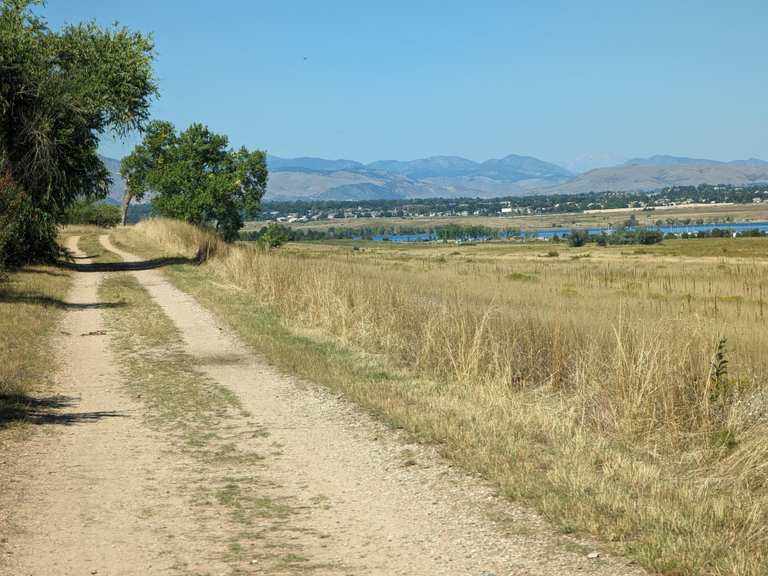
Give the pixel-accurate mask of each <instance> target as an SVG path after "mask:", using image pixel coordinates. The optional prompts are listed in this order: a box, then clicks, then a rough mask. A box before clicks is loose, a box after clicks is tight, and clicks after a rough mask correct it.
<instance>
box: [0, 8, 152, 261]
mask: <svg viewBox="0 0 768 576" xmlns="http://www.w3.org/2000/svg"><path fill="white" fill-rule="evenodd" d="M36 4H41V2H40V1H38V0H0V257H3V256H4V257H5V258H6V259H9V258H10V259H15V260H20V259H23V258H26V259H30V258H35V257H45V256H50V255H51V254H52V252H53V251H54V249H55V243H54V240H53V239H54V238H55V226H56V224H57V223H58V222H59V221H60V219H61V218H62V217H63V215H64V213H65V212H66V209H67V208H68V207H69V206H70V205H71V204H72V203H73V202H74V201H75V200H77V199H78V198H99V197H104V196H105V195H106V193H107V191H108V187H109V184H110V179H109V173H108V171H107V169H106V168H105V166H104V165H103V163H102V162H101V160H100V159H99V157H98V155H97V153H96V152H97V147H98V142H99V138H100V137H101V136H102V135H104V134H105V133H106V132H108V131H112V132H113V133H116V134H118V135H123V134H126V133H128V132H129V131H131V130H135V129H137V128H141V127H142V125H143V124H144V123H145V122H146V120H147V119H148V114H149V104H150V100H151V98H152V96H153V95H154V94H156V85H155V83H154V81H153V78H152V52H153V43H152V39H151V38H150V37H148V36H145V35H143V34H139V33H135V32H131V31H129V30H127V29H125V28H121V27H117V26H114V27H109V28H103V27H99V26H97V25H96V24H93V23H85V24H78V25H74V26H67V27H64V28H62V29H61V30H59V31H53V30H51V29H49V28H48V26H47V24H46V22H45V20H44V19H42V18H41V17H39V16H36V15H35V14H34V13H33V11H32V7H33V6H34V5H36ZM19 255H21V256H22V257H19Z"/></svg>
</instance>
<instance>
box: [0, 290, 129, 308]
mask: <svg viewBox="0 0 768 576" xmlns="http://www.w3.org/2000/svg"><path fill="white" fill-rule="evenodd" d="M0 304H39V305H40V306H52V307H54V308H60V309H63V310H93V309H107V308H122V307H124V306H126V303H125V302H84V303H80V302H65V301H64V300H59V299H58V298H52V297H51V296H47V295H45V294H28V293H27V294H18V293H15V292H10V291H9V292H3V291H2V290H0Z"/></svg>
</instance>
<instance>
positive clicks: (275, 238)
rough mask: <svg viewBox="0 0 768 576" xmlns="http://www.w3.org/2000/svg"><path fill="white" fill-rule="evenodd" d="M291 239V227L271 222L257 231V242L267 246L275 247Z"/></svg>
mask: <svg viewBox="0 0 768 576" xmlns="http://www.w3.org/2000/svg"><path fill="white" fill-rule="evenodd" d="M290 239H291V229H290V228H288V226H283V225H282V224H276V223H274V222H272V223H271V224H267V225H266V226H265V227H264V228H262V229H261V230H260V231H259V238H258V242H259V244H261V245H262V246H265V247H267V248H277V247H278V246H282V245H283V244H285V243H286V242H288V240H290Z"/></svg>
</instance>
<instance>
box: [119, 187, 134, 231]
mask: <svg viewBox="0 0 768 576" xmlns="http://www.w3.org/2000/svg"><path fill="white" fill-rule="evenodd" d="M132 199H133V194H131V193H130V192H128V190H126V191H125V193H124V194H123V204H122V206H121V208H122V217H121V219H120V220H121V223H122V225H123V226H125V225H126V224H127V223H128V207H129V206H130V205H131V200H132Z"/></svg>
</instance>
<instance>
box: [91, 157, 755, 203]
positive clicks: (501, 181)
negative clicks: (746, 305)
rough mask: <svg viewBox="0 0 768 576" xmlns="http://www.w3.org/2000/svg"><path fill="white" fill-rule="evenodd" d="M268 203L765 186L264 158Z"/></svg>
mask: <svg viewBox="0 0 768 576" xmlns="http://www.w3.org/2000/svg"><path fill="white" fill-rule="evenodd" d="M102 159H103V160H104V161H105V163H106V165H107V167H108V168H109V169H110V172H112V174H113V179H114V181H115V182H114V185H113V190H112V192H111V193H110V199H111V200H112V201H118V202H119V200H120V199H121V198H122V194H123V191H124V189H125V185H124V183H123V182H122V179H121V178H120V177H119V174H118V173H117V170H118V169H119V162H118V161H116V160H113V159H110V158H102ZM267 163H268V165H269V187H268V190H267V195H266V198H265V199H266V200H284V201H285V200H379V199H406V198H434V197H443V198H458V197H481V198H491V197H497V196H520V195H525V194H554V193H557V194H573V193H583V192H603V191H607V190H615V191H647V190H654V189H657V188H663V187H665V186H683V185H698V184H733V185H739V184H754V183H761V182H768V162H766V161H764V160H759V159H756V158H750V159H748V160H734V161H731V162H721V161H717V160H707V159H703V158H686V157H679V156H663V155H657V156H651V157H649V158H633V159H631V160H628V161H626V162H624V163H623V164H618V165H616V166H610V167H605V168H596V169H594V170H590V171H588V172H584V173H581V174H574V173H572V172H570V171H569V170H566V169H565V168H563V167H562V166H559V165H557V164H553V163H551V162H545V161H543V160H539V159H538V158H533V157H531V156H518V155H515V154H512V155H509V156H506V157H504V158H500V159H492V160H486V161H484V162H474V161H472V160H467V159H466V158H461V157H458V156H432V157H430V158H422V159H419V160H410V161H400V160H378V161H376V162H371V163H369V164H363V163H361V162H356V161H354V160H327V159H324V158H308V157H304V158H280V157H278V156H268V157H267Z"/></svg>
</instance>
